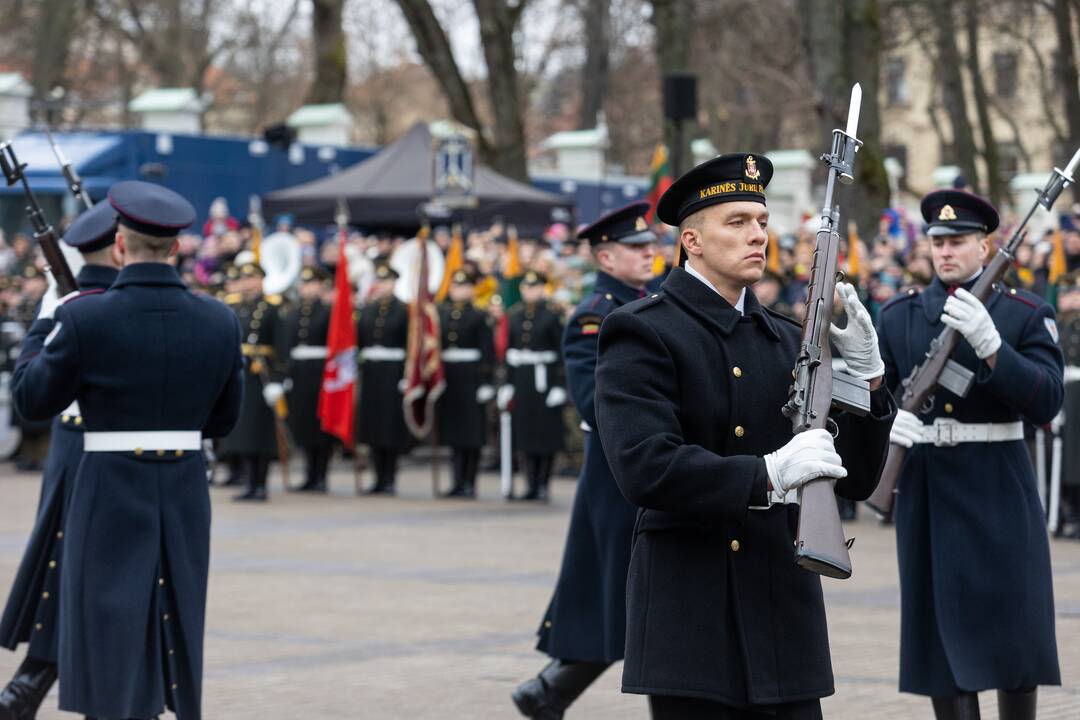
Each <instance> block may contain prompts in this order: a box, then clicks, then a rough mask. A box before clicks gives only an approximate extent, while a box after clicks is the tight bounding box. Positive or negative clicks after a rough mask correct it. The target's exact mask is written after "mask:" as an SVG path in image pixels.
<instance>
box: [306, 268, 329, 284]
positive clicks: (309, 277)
mask: <svg viewBox="0 0 1080 720" xmlns="http://www.w3.org/2000/svg"><path fill="white" fill-rule="evenodd" d="M329 277H330V275H329V274H328V273H327V272H326V271H325V270H323V269H322V268H321V267H319V266H318V265H308V266H307V267H305V268H304V269H303V270H301V271H300V282H313V281H314V282H323V281H324V280H326V279H327V278H329Z"/></svg>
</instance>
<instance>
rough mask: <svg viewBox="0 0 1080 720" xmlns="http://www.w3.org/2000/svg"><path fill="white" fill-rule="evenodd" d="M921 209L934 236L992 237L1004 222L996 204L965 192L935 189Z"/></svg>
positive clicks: (921, 205)
mask: <svg viewBox="0 0 1080 720" xmlns="http://www.w3.org/2000/svg"><path fill="white" fill-rule="evenodd" d="M919 209H920V210H921V211H922V216H923V220H925V221H926V223H927V229H926V234H927V235H929V236H930V237H936V236H942V235H965V234H967V233H971V232H981V233H985V234H989V233H992V232H994V230H996V229H997V226H998V224H999V223H1000V222H1001V221H1000V219H999V218H998V212H997V210H995V209H994V206H993V205H991V204H990V203H989V202H988V201H986V200H984V199H983V198H981V197H979V196H978V195H975V194H974V193H969V192H966V191H964V190H935V191H934V192H932V193H930V194H929V195H927V196H926V197H924V198H923V199H922V203H920V205H919Z"/></svg>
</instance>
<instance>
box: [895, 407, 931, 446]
mask: <svg viewBox="0 0 1080 720" xmlns="http://www.w3.org/2000/svg"><path fill="white" fill-rule="evenodd" d="M922 429H923V424H922V423H921V422H920V421H919V418H918V417H917V416H916V415H915V413H912V412H908V411H907V410H903V409H900V410H897V411H896V419H895V420H893V425H892V430H890V431H889V442H891V443H893V444H894V445H900V446H903V447H906V448H909V447H911V446H912V445H914V444H915V443H917V442H919V440H920V439H921V438H922Z"/></svg>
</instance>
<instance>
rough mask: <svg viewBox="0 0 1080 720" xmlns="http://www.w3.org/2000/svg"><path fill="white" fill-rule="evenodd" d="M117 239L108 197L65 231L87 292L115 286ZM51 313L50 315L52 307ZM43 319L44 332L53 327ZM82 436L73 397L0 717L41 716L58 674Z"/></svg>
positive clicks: (30, 561)
mask: <svg viewBox="0 0 1080 720" xmlns="http://www.w3.org/2000/svg"><path fill="white" fill-rule="evenodd" d="M115 239H116V211H115V210H113V208H112V206H111V205H109V203H107V202H102V203H98V204H97V205H95V206H94V207H93V208H91V209H90V210H88V211H87V212H85V213H83V214H82V215H80V216H79V217H78V218H77V219H76V220H75V221H74V222H73V223H72V224H71V226H70V227H69V228H68V229H67V232H65V233H64V242H65V243H67V244H68V245H70V246H71V247H74V248H77V249H78V250H79V252H80V253H82V257H83V262H84V264H83V267H82V269H80V270H79V274H78V276H77V277H76V278H75V279H76V282H77V283H78V285H79V290H80V291H82V292H87V291H102V290H105V289H106V288H108V287H109V286H110V285H112V283H113V280H115V279H116V274H117V271H118V265H117V259H116V257H115V256H114V254H113V252H112V248H113V241H114V240H115ZM45 314H46V315H47V314H49V309H48V308H46V310H45ZM43 323H44V324H43V325H42V326H41V327H39V328H38V332H41V331H42V329H43V328H44V327H45V326H46V325H49V326H51V323H48V322H46V321H43ZM46 332H47V331H46ZM82 437H83V419H82V416H81V415H80V413H79V405H78V403H72V404H71V406H70V407H68V408H67V409H65V410H64V412H63V413H61V414H60V415H59V416H57V417H55V418H53V422H52V439H51V440H50V443H49V453H48V455H47V456H46V458H45V473H44V475H43V476H42V478H41V499H40V501H39V502H38V512H37V520H36V522H35V523H34V529H33V530H32V531H31V533H30V541H29V542H28V543H27V545H26V552H25V553H24V554H23V559H22V562H21V563H20V564H19V570H18V573H17V574H16V575H15V584H14V586H13V587H12V588H11V594H10V595H8V601H7V605H6V606H5V607H4V614H3V617H0V645H2V646H3V647H6V648H8V649H10V650H14V649H15V646H16V645H18V644H19V643H21V642H25V643H29V647H28V648H27V651H26V660H24V661H23V663H22V665H20V666H19V669H18V671H17V672H16V674H15V677H14V678H13V679H12V680H11V682H10V683H8V685H7V687H5V688H4V689H3V690H2V691H0V720H28V719H30V718H33V717H34V716H35V714H36V713H37V709H38V707H39V706H40V705H41V702H42V701H43V700H44V699H45V695H46V694H47V693H48V692H49V688H50V687H52V684H53V682H54V681H55V680H56V654H57V643H58V642H59V639H60V632H59V623H58V622H57V619H58V617H59V602H60V573H59V570H58V567H59V563H60V559H61V552H62V548H63V539H62V537H60V536H59V533H60V532H61V531H62V530H63V529H64V518H65V515H66V512H67V506H68V502H69V500H70V498H71V491H72V488H73V486H74V482H73V481H74V477H75V470H76V468H78V466H79V460H80V459H81V458H82V447H83V442H82Z"/></svg>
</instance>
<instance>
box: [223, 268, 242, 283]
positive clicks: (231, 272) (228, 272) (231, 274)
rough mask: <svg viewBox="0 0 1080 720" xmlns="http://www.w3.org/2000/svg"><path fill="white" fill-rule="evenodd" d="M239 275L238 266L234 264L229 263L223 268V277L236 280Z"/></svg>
mask: <svg viewBox="0 0 1080 720" xmlns="http://www.w3.org/2000/svg"><path fill="white" fill-rule="evenodd" d="M238 277H240V268H238V267H237V266H235V265H230V266H229V267H227V268H225V278H226V279H228V280H236V279H237V278H238Z"/></svg>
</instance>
